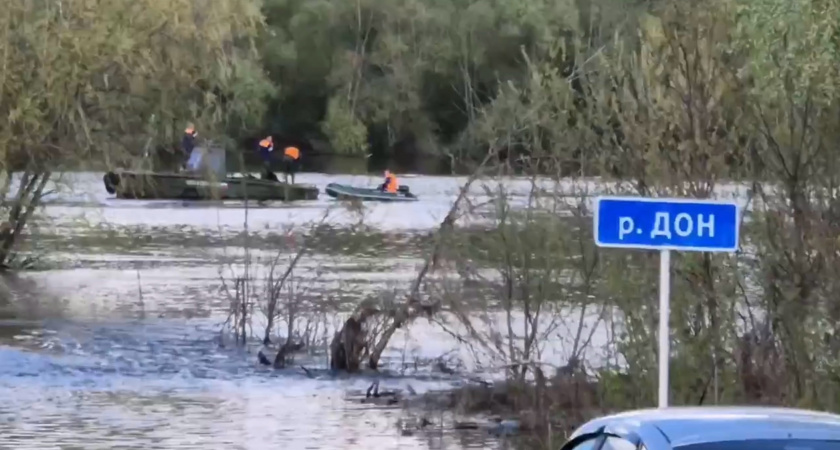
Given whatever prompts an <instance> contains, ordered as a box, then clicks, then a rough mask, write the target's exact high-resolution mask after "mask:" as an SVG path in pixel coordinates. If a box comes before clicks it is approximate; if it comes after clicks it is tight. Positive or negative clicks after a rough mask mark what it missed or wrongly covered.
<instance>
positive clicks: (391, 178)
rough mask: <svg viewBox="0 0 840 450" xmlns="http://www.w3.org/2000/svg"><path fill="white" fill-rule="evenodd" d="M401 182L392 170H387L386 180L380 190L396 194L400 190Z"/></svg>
mask: <svg viewBox="0 0 840 450" xmlns="http://www.w3.org/2000/svg"><path fill="white" fill-rule="evenodd" d="M399 187H400V183H399V181H397V177H396V176H395V175H394V174H392V173H391V171H389V170H386V171H385V182H384V183H382V184H381V185H380V186H379V190H380V191H384V192H389V193H391V194H396V193H397V191H398V190H399Z"/></svg>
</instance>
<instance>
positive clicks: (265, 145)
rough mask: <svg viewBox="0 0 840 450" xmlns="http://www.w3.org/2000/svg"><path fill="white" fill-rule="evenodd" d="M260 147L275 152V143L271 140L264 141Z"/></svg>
mask: <svg viewBox="0 0 840 450" xmlns="http://www.w3.org/2000/svg"><path fill="white" fill-rule="evenodd" d="M260 147H262V148H264V149H267V150H269V151H271V150H274V143H273V142H271V139H263V140H261V141H260Z"/></svg>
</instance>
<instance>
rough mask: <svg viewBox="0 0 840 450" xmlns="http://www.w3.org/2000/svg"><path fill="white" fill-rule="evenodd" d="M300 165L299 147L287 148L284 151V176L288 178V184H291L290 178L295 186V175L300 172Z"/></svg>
mask: <svg viewBox="0 0 840 450" xmlns="http://www.w3.org/2000/svg"><path fill="white" fill-rule="evenodd" d="M299 163H300V149H298V148H297V147H286V149H285V150H283V174H284V175H285V176H286V183H288V182H289V177H291V178H292V184H295V173H297V171H298V165H299Z"/></svg>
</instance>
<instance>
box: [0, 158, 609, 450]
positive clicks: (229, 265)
mask: <svg viewBox="0 0 840 450" xmlns="http://www.w3.org/2000/svg"><path fill="white" fill-rule="evenodd" d="M298 181H299V182H303V183H311V184H315V185H317V186H319V187H320V188H323V187H324V186H325V185H326V184H327V183H329V182H338V183H345V184H352V185H356V186H370V185H375V184H376V183H378V182H379V180H378V179H376V178H372V177H364V176H327V175H319V174H301V175H299V176H298ZM401 181H402V183H403V184H408V185H409V186H410V187H411V190H412V191H413V192H415V193H416V194H417V195H418V196H419V197H420V199H421V200H420V201H418V202H416V203H394V204H387V203H383V204H371V205H366V206H365V208H364V209H363V210H351V209H348V208H346V207H340V206H336V202H334V201H332V200H331V199H330V198H329V197H327V196H326V195H324V194H322V196H321V198H320V199H319V200H317V201H312V202H301V203H295V204H271V205H255V206H251V207H249V208H247V211H246V208H244V207H243V205H241V204H237V203H228V204H223V205H218V204H216V205H213V204H206V203H187V202H178V201H131V200H116V199H112V198H109V196H108V195H107V194H106V193H105V191H104V188H103V186H102V183H101V174H72V175H66V176H64V177H63V180H62V183H61V184H60V186H58V187H57V190H58V191H57V192H56V193H55V194H52V195H50V197H49V199H48V202H47V206H46V208H45V210H44V211H43V214H42V217H40V218H39V219H38V220H37V221H36V222H35V223H34V224H33V226H34V227H35V229H37V236H38V238H37V239H33V240H31V241H30V244H31V245H32V247H33V249H34V250H35V251H37V252H39V253H42V254H45V255H46V257H45V258H44V259H43V260H41V261H39V262H38V267H40V269H39V270H37V271H33V272H27V273H24V274H20V275H15V276H7V277H4V278H2V280H0V281H1V282H0V396H2V398H3V401H2V402H0V449H39V450H47V449H53V448H55V449H111V448H123V449H145V450H147V449H159V448H160V449H163V448H167V449H170V448H178V449H193V448H195V449H210V448H214V449H215V448H220V449H221V448H231V449H255V450H256V449H289V450H292V449H350V448H371V449H396V448H400V449H402V448H405V449H410V448H411V449H413V448H418V449H420V448H470V447H471V448H501V447H504V446H506V445H507V444H506V443H504V442H501V441H495V440H493V439H490V438H489V437H488V436H487V435H486V433H485V434H482V433H472V434H455V433H453V432H447V431H443V430H425V431H423V432H422V433H420V432H417V433H403V432H401V431H400V429H399V426H398V424H399V423H400V422H401V421H403V419H405V418H406V415H407V412H406V411H404V410H403V409H402V408H399V407H377V406H370V405H368V404H363V403H361V402H360V401H359V397H360V396H363V393H364V390H365V389H366V388H367V387H368V385H369V384H370V383H371V378H370V377H352V378H351V377H335V376H331V375H330V374H328V373H327V372H326V371H325V370H323V369H324V368H325V366H326V362H327V361H326V356H325V352H324V348H323V345H321V346H320V348H319V346H315V347H314V348H313V351H310V352H309V353H308V354H307V355H303V356H300V357H299V358H298V359H297V361H296V365H303V366H305V367H308V368H310V369H311V370H313V371H315V372H314V373H315V375H314V376H307V374H305V373H304V372H303V371H302V370H300V369H299V368H297V367H296V368H291V369H285V370H273V369H270V368H267V367H265V366H261V365H259V364H258V363H257V358H256V352H257V350H258V349H259V347H260V345H261V344H260V342H259V341H260V338H261V336H262V331H261V329H260V323H259V321H256V322H257V323H255V325H254V328H255V329H254V330H252V332H253V334H254V336H255V338H254V342H253V343H251V344H249V345H248V346H247V348H245V349H242V348H238V347H237V346H235V345H231V342H230V340H229V339H228V340H225V339H220V330H222V329H223V323H224V322H225V320H226V318H227V317H228V315H229V309H230V301H229V297H228V295H227V294H226V293H225V290H224V287H225V286H226V285H228V283H230V282H231V280H232V279H234V278H236V277H238V276H242V273H243V270H244V268H243V264H242V262H243V259H244V256H245V255H246V254H247V255H249V256H250V257H251V258H253V261H255V262H254V264H253V267H254V269H249V270H255V271H259V270H266V267H267V262H268V261H271V260H272V258H276V257H277V255H280V261H281V264H286V263H287V262H288V260H289V258H291V256H292V254H293V253H294V252H295V250H294V248H296V247H295V245H297V244H296V243H299V239H300V236H301V235H302V234H303V233H304V232H305V231H307V230H310V229H311V227H312V226H313V223H315V222H318V221H321V220H323V221H324V222H323V223H324V224H327V225H329V227H331V228H329V229H327V231H326V232H323V233H320V234H318V236H319V238H318V239H317V240H316V241H315V242H309V244H310V245H312V248H313V250H312V253H311V255H309V256H307V257H306V258H304V260H302V261H301V263H300V264H299V266H297V268H296V269H295V279H296V280H297V281H296V282H295V285H294V289H296V292H297V293H298V294H300V295H302V296H309V297H311V298H317V299H322V300H323V299H330V301H334V304H335V305H337V306H336V307H337V308H338V309H341V305H352V304H353V303H355V302H358V301H359V300H361V299H363V298H365V296H367V295H370V294H372V293H375V292H381V291H385V290H388V289H394V288H402V289H405V288H406V286H408V285H409V284H410V282H411V280H412V279H413V278H414V277H415V275H416V270H417V268H418V265H420V264H421V263H422V259H421V257H422V252H421V246H420V245H418V244H417V242H416V241H417V240H418V239H420V238H422V237H423V236H426V235H428V233H429V231H430V230H432V229H434V228H436V227H437V226H438V224H439V222H440V220H441V219H442V218H443V217H444V216H445V215H446V213H447V212H448V210H449V208H450V206H451V204H452V201H453V200H454V198H455V197H456V196H457V194H458V190H459V188H460V186H461V184H462V183H463V182H464V179H463V178H450V177H404V178H403V179H402V180H401ZM485 188H486V187H481V186H479V187H478V188H477V189H478V191H477V192H481V189H485ZM490 188H491V189H492V188H493V187H492V186H490ZM508 188H509V189H511V190H513V191H514V192H520V197H521V198H523V199H524V198H525V196H526V193H527V190H528V183H527V182H525V181H521V182H518V181H511V182H510V183H509V186H508ZM595 191H596V190H594V189H592V192H591V193H594V192H595ZM478 197H480V195H479V196H478ZM474 200H477V201H478V202H479V203H480V201H481V199H480V198H476V199H474ZM325 215H326V219H324V217H325ZM476 220H477V219H476ZM360 223H363V224H364V225H366V226H367V227H369V230H374V231H373V232H369V233H368V234H367V235H364V233H361V232H357V231H358V230H360V229H361V228H358V227H359V224H360ZM246 224H247V226H246ZM377 232H378V233H379V234H376V233H377ZM365 236H367V237H365ZM384 236H386V237H384ZM246 246H247V247H248V251H247V252H246V251H245V247H246ZM252 275H253V274H252ZM328 316H329V315H327V314H325V315H324V321H325V324H324V326H325V327H327V326H334V325H336V324H337V323H338V322H337V321H338V318H335V317H333V318H330V317H328ZM330 320H332V321H333V323H332V324H331V325H330V324H329V323H327V322H330ZM322 335H323V336H324V337H326V336H328V333H326V332H322ZM598 339H599V338H598V336H597V335H596V337H595V340H596V341H597V340H598ZM598 345H599V344H598V343H597V342H596V343H595V344H593V346H595V347H597V346H598ZM458 349H459V344H458V343H457V342H456V341H454V340H453V339H451V338H449V336H448V335H447V334H446V333H444V332H443V331H441V330H439V329H437V328H436V327H435V326H433V325H431V324H430V323H428V322H427V321H425V320H420V321H418V322H417V323H415V324H414V325H412V326H411V327H410V329H408V330H400V333H399V334H398V335H396V336H395V337H394V338H393V339H392V340H391V348H390V349H389V351H388V352H386V354H385V356H384V360H383V363H384V366H385V370H384V371H383V374H382V375H380V377H381V383H382V386H383V388H387V389H403V390H409V389H410V390H414V391H417V392H420V393H422V392H423V391H427V390H430V389H445V388H447V387H450V386H452V385H453V383H454V382H455V381H456V380H453V379H451V378H449V377H448V376H447V375H445V374H442V373H438V372H436V371H435V370H432V369H423V367H424V365H423V364H422V362H423V361H428V360H432V359H434V358H438V357H440V356H441V355H445V354H450V353H452V352H456V353H457V351H458ZM548 357H553V356H551V355H549V356H548ZM556 360H558V361H562V356H558V357H556ZM418 361H419V362H421V363H419V364H418ZM406 368H411V370H406ZM319 369H321V370H319ZM432 428H434V427H432ZM408 434H411V435H408Z"/></svg>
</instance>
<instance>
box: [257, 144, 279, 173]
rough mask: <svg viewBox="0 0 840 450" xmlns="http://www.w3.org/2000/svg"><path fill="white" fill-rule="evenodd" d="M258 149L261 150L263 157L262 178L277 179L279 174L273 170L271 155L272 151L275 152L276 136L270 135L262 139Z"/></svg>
mask: <svg viewBox="0 0 840 450" xmlns="http://www.w3.org/2000/svg"><path fill="white" fill-rule="evenodd" d="M257 150H258V151H259V152H260V157H262V160H263V174H262V179H263V180H272V181H277V175H275V174H274V172H273V171H272V170H271V155H272V152H274V138H273V137H271V136H268V137H266V138H265V139H263V140H261V141H260V143H259V145H258V146H257Z"/></svg>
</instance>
